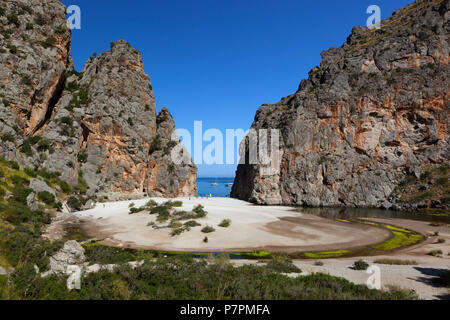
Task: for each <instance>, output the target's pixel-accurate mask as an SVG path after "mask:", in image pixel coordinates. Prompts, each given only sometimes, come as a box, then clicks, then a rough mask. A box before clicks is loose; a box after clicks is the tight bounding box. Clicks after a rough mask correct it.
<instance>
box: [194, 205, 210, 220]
mask: <svg viewBox="0 0 450 320" xmlns="http://www.w3.org/2000/svg"><path fill="white" fill-rule="evenodd" d="M204 209H205V207H204V206H202V205H201V204H199V205H198V206H196V207H195V208H194V209H193V210H192V212H194V213H195V214H196V218H204V217H206V215H207V214H208V213H207V212H206V211H205V210H204Z"/></svg>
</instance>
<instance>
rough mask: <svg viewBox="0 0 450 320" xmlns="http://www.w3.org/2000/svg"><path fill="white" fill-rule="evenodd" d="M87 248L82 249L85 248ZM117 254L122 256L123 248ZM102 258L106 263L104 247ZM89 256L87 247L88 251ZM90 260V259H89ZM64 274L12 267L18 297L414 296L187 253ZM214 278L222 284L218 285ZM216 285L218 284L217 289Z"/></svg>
mask: <svg viewBox="0 0 450 320" xmlns="http://www.w3.org/2000/svg"><path fill="white" fill-rule="evenodd" d="M89 250H90V249H87V251H89ZM113 253H114V255H121V254H123V260H124V261H127V260H128V258H129V256H128V253H127V251H122V252H113ZM97 254H98V256H101V257H105V259H103V258H102V259H98V260H97V261H95V262H97V263H99V261H100V260H101V261H102V263H105V262H106V261H108V262H109V263H112V262H113V261H115V259H110V258H108V256H111V255H112V254H111V255H110V253H108V252H102V253H100V252H99V253H97ZM88 257H89V258H90V257H91V256H90V253H88ZM89 260H90V259H89ZM65 280H66V277H57V278H56V277H53V278H49V279H42V278H41V277H39V276H37V275H36V274H35V272H34V270H33V268H32V266H26V267H23V268H20V269H18V270H17V271H16V272H14V275H13V279H12V282H13V285H14V287H15V289H16V290H17V294H18V296H19V297H20V298H27V299H61V300H63V299H73V300H111V299H113V300H114V299H117V300H124V299H131V300H138V299H139V300H146V299H156V300H185V299H192V300H332V299H336V300H342V299H345V300H365V299H369V300H397V299H399V300H405V299H408V300H409V299H417V296H416V295H415V293H414V292H411V291H410V292H408V291H402V290H393V291H390V292H387V291H378V290H371V289H369V288H368V287H367V286H365V285H355V284H353V283H350V282H349V281H347V280H345V279H342V278H336V277H332V276H330V275H325V274H314V275H311V276H305V277H297V278H289V277H286V276H284V275H280V274H277V273H276V272H274V271H272V270H270V269H268V268H264V267H259V266H252V265H246V266H242V267H237V268H236V267H233V266H231V265H230V264H227V263H224V262H221V261H217V262H214V263H212V264H208V263H207V262H206V261H203V260H202V261H195V260H193V259H190V258H180V257H176V258H168V259H157V260H149V259H148V260H146V262H145V263H144V265H142V266H141V267H139V268H137V269H132V268H131V267H129V266H127V265H122V266H120V267H119V268H117V269H116V270H115V271H114V272H107V271H102V272H99V273H94V274H89V275H87V276H83V278H82V283H81V290H73V291H70V292H69V291H68V290H67V289H65ZM220 284H226V286H222V287H219V285H220ZM219 288H220V289H219Z"/></svg>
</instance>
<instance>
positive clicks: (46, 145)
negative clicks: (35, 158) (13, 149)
mask: <svg viewBox="0 0 450 320" xmlns="http://www.w3.org/2000/svg"><path fill="white" fill-rule="evenodd" d="M49 149H50V141H48V140H46V139H41V140H40V141H39V142H38V151H45V150H49Z"/></svg>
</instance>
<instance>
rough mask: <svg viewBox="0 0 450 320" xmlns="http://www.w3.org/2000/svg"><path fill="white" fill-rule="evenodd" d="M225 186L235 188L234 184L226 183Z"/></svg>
mask: <svg viewBox="0 0 450 320" xmlns="http://www.w3.org/2000/svg"><path fill="white" fill-rule="evenodd" d="M225 186H227V187H228V188H231V187H232V186H233V184H232V183H225Z"/></svg>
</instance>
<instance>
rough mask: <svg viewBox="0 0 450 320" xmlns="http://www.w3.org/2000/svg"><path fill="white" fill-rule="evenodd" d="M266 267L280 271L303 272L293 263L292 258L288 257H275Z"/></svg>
mask: <svg viewBox="0 0 450 320" xmlns="http://www.w3.org/2000/svg"><path fill="white" fill-rule="evenodd" d="M266 268H268V269H270V270H273V271H275V272H280V273H301V272H302V270H300V269H299V268H298V267H297V266H296V265H294V264H293V263H292V260H291V259H289V258H286V257H274V258H273V259H272V260H271V261H270V262H269V263H267V264H266Z"/></svg>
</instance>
